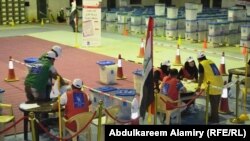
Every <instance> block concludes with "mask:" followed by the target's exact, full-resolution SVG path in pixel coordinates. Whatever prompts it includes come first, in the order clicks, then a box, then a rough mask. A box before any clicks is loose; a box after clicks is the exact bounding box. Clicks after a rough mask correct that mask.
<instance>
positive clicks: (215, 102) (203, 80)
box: [197, 52, 223, 123]
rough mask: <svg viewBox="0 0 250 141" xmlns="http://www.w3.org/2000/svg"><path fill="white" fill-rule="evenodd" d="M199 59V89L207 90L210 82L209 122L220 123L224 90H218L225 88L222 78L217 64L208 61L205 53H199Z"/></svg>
mask: <svg viewBox="0 0 250 141" xmlns="http://www.w3.org/2000/svg"><path fill="white" fill-rule="evenodd" d="M197 59H198V62H199V79H198V89H200V88H201V86H202V85H203V86H204V88H205V89H207V88H208V85H207V82H210V87H209V92H208V94H207V96H209V101H210V107H211V109H210V112H211V116H210V117H209V119H208V121H209V122H210V123H219V113H218V109H219V103H220V97H221V93H222V89H218V87H219V88H222V87H223V79H222V76H221V74H220V72H219V69H218V67H217V66H216V65H215V63H214V62H213V61H211V60H209V59H207V58H206V56H205V54H204V53H203V52H199V53H198V57H197ZM214 86H216V87H217V88H215V87H214Z"/></svg>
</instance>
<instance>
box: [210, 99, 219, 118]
mask: <svg viewBox="0 0 250 141" xmlns="http://www.w3.org/2000/svg"><path fill="white" fill-rule="evenodd" d="M220 97H221V95H209V100H210V106H211V109H210V112H211V116H210V120H211V121H219V104H220Z"/></svg>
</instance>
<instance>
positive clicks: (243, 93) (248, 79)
mask: <svg viewBox="0 0 250 141" xmlns="http://www.w3.org/2000/svg"><path fill="white" fill-rule="evenodd" d="M242 81H243V83H244V85H243V87H241V88H240V89H241V93H242V97H241V102H242V103H244V96H245V95H247V94H249V93H250V77H247V84H246V86H245V79H243V80H242ZM245 87H247V90H246V89H245Z"/></svg>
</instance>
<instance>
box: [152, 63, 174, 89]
mask: <svg viewBox="0 0 250 141" xmlns="http://www.w3.org/2000/svg"><path fill="white" fill-rule="evenodd" d="M170 67H171V62H170V60H166V61H165V62H162V63H161V66H160V68H159V69H157V70H155V71H154V89H155V90H156V91H157V92H160V88H159V85H160V82H161V81H162V80H163V78H164V77H165V76H167V75H169V72H170Z"/></svg>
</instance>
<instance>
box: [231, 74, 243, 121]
mask: <svg viewBox="0 0 250 141" xmlns="http://www.w3.org/2000/svg"><path fill="white" fill-rule="evenodd" d="M239 92H240V81H239V76H237V82H236V104H235V109H236V112H235V113H236V115H235V118H231V119H230V122H232V123H243V122H244V121H242V120H241V119H240V118H238V101H239Z"/></svg>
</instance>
